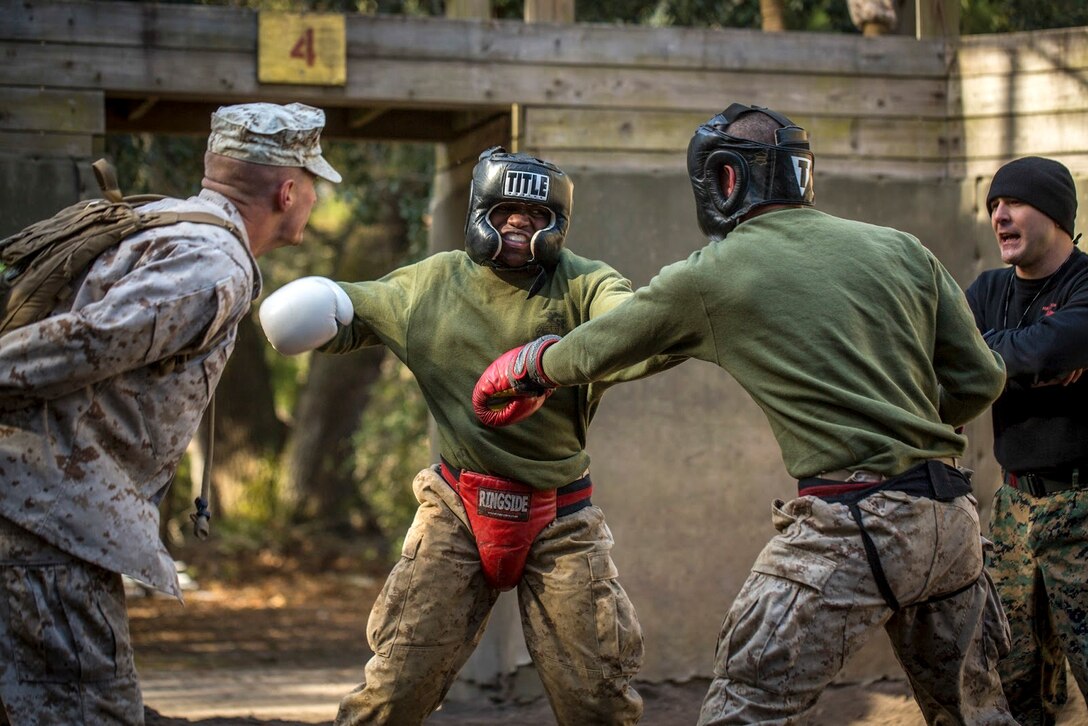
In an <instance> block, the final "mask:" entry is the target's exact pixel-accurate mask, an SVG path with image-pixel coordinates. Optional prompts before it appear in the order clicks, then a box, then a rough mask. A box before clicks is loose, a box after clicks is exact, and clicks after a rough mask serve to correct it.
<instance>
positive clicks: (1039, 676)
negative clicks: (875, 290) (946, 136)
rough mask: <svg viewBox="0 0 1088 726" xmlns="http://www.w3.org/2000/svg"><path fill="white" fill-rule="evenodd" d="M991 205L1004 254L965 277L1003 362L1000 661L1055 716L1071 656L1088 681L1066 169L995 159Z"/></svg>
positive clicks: (1015, 709)
mask: <svg viewBox="0 0 1088 726" xmlns="http://www.w3.org/2000/svg"><path fill="white" fill-rule="evenodd" d="M986 206H987V209H989V212H990V223H991V226H992V227H993V230H994V234H995V235H996V237H997V243H998V245H999V247H1000V249H1001V260H1002V261H1003V262H1005V263H1006V264H1008V265H1011V267H1008V268H1002V269H997V270H989V271H987V272H984V273H982V274H981V275H980V276H979V278H978V279H977V280H975V282H974V283H973V284H972V285H971V287H970V288H969V289H968V290H967V300H968V302H969V303H970V305H971V309H972V310H973V311H974V314H975V321H976V323H977V325H978V328H979V330H980V331H981V332H982V333H983V337H984V338H985V339H986V342H987V343H988V344H989V346H990V348H991V349H993V350H994V351H996V352H997V353H999V354H1000V355H1001V357H1002V358H1003V359H1004V361H1005V367H1006V371H1007V375H1008V383H1007V385H1006V388H1005V391H1004V393H1002V395H1001V397H1000V398H999V399H998V400H997V401H996V402H994V404H993V408H992V415H993V426H994V455H995V457H996V458H997V460H998V462H999V463H1000V464H1001V468H1002V473H1003V478H1004V484H1003V486H1001V487H999V488H998V490H997V492H996V494H995V495H994V501H993V512H992V514H991V519H990V536H991V537H992V538H993V540H994V543H995V550H994V555H993V559H992V562H991V563H990V568H991V575H992V576H993V580H994V582H995V583H996V585H997V588H998V592H999V593H1000V594H1001V600H1002V604H1003V605H1004V607H1005V612H1006V614H1007V615H1008V619H1009V625H1010V627H1011V630H1012V649H1011V651H1010V653H1009V655H1008V656H1006V657H1005V658H1003V659H1002V660H1001V662H1000V664H999V667H998V670H999V671H1000V673H1001V681H1002V685H1003V687H1004V690H1005V696H1006V698H1007V699H1008V701H1009V707H1010V709H1011V710H1012V714H1013V716H1014V717H1015V718H1016V720H1017V721H1019V722H1020V723H1021V724H1025V726H1034V725H1035V724H1053V723H1055V719H1056V714H1057V710H1058V708H1059V707H1060V706H1061V704H1062V703H1064V702H1065V659H1066V658H1068V659H1069V663H1070V665H1071V666H1072V670H1073V675H1074V677H1075V678H1076V680H1077V685H1078V686H1079V687H1080V689H1081V692H1082V693H1086V692H1088V590H1085V588H1084V581H1085V577H1086V575H1088V566H1086V563H1088V559H1086V555H1088V491H1084V489H1085V487H1086V486H1088V378H1084V379H1083V380H1081V373H1082V372H1083V371H1084V369H1085V368H1086V367H1088V255H1085V254H1084V253H1083V252H1082V251H1080V250H1079V249H1078V248H1077V247H1076V244H1077V241H1078V239H1079V235H1078V236H1077V237H1076V238H1075V237H1074V220H1075V219H1076V214H1077V194H1076V187H1075V186H1074V184H1073V177H1072V175H1071V174H1070V173H1069V170H1068V169H1067V168H1066V167H1065V166H1064V165H1062V164H1060V163H1058V162H1057V161H1053V160H1051V159H1043V158H1040V157H1035V156H1029V157H1025V158H1022V159H1017V160H1015V161H1012V162H1009V163H1008V164H1006V165H1005V166H1003V167H1001V168H1000V169H998V171H997V173H996V174H995V175H994V178H993V181H992V182H991V184H990V191H989V193H988V194H987V195H986Z"/></svg>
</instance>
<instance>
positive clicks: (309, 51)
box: [291, 28, 314, 66]
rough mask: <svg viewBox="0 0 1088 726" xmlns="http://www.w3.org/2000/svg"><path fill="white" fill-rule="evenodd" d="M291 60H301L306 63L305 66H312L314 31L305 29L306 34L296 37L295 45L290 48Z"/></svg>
mask: <svg viewBox="0 0 1088 726" xmlns="http://www.w3.org/2000/svg"><path fill="white" fill-rule="evenodd" d="M291 57H292V58H302V59H304V60H305V61H306V65H308V66H312V65H313V64H314V29H313V28H306V32H304V33H303V34H302V35H300V36H299V37H298V40H296V41H295V45H294V47H293V48H291Z"/></svg>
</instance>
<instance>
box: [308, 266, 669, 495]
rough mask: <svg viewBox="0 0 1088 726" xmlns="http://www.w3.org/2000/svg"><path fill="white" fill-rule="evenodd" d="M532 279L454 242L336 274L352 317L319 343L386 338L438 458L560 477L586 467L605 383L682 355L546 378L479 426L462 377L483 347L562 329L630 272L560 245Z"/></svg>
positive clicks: (622, 291) (488, 349)
mask: <svg viewBox="0 0 1088 726" xmlns="http://www.w3.org/2000/svg"><path fill="white" fill-rule="evenodd" d="M534 279H535V275H533V274H531V273H526V272H498V271H496V270H493V269H491V268H488V267H482V266H480V265H477V264H476V263H474V262H473V261H472V260H471V259H470V258H469V256H468V255H467V254H465V252H463V251H456V252H443V253H439V254H436V255H433V256H431V257H428V258H427V259H425V260H423V261H421V262H419V263H416V264H414V265H409V266H407V267H403V268H400V269H398V270H395V271H393V272H391V273H389V274H388V275H386V276H385V277H383V278H382V279H380V280H376V281H370V282H359V283H340V285H341V286H342V287H343V288H344V290H345V291H347V293H348V295H349V296H350V297H351V300H352V302H353V304H354V306H355V320H354V322H353V323H352V324H351V325H349V326H345V327H343V328H341V329H340V332H339V334H338V335H337V337H336V338H334V339H333V340H332V341H331V342H329V343H327V344H326V345H325V346H323V347H322V348H321V351H323V352H329V353H345V352H348V351H351V350H355V349H357V348H359V347H362V346H366V345H377V344H384V345H386V346H388V347H389V349H390V350H391V351H392V352H393V353H394V354H395V355H396V356H397V357H398V358H399V359H400V360H401V361H403V362H404V364H405V365H406V366H407V367H408V368H409V369H410V370H411V371H412V373H413V374H414V375H415V378H416V382H417V383H418V384H419V387H420V390H421V391H422V392H423V396H424V398H425V399H426V401H427V406H428V407H429V408H430V411H431V415H432V416H434V419H435V423H436V424H437V428H438V440H439V446H440V449H439V450H440V451H441V453H442V456H444V457H445V458H446V460H447V461H449V462H450V463H451V464H453V465H454V466H457V467H459V468H462V469H469V470H471V471H477V472H482V473H486V474H493V475H497V476H504V477H507V478H511V479H516V480H518V481H522V482H525V483H527V484H530V485H532V486H534V487H537V488H540V489H555V488H558V487H561V486H563V485H565V484H569V483H571V482H572V481H575V480H576V479H578V478H579V477H581V476H582V475H583V473H585V471H586V470H587V469H588V467H589V455H588V454H587V453H586V452H585V444H586V435H587V432H588V429H589V422H590V420H591V419H592V418H593V414H594V412H595V411H596V409H597V405H598V403H599V402H600V399H601V395H602V394H603V392H604V390H605V388H607V387H608V386H609V385H611V384H613V383H616V382H619V381H624V380H632V379H634V378H638V377H640V376H643V375H646V374H648V373H652V372H656V371H658V370H661V369H662V368H664V367H667V366H669V365H674V364H675V363H677V362H679V361H680V360H682V359H680V358H678V359H675V360H666V359H660V360H654V361H649V362H646V363H639V364H638V365H636V366H634V367H632V368H631V369H629V370H624V371H621V372H618V373H615V374H613V375H608V376H602V380H601V381H600V382H599V383H594V384H593V385H584V386H576V387H571V388H565V389H562V390H558V391H556V392H555V393H554V395H552V397H551V398H549V399H548V401H547V402H546V403H545V404H544V406H543V408H541V410H540V411H538V412H537V413H536V415H534V416H531V417H530V418H529V419H527V420H525V421H522V422H520V423H517V424H514V425H512V426H507V427H504V428H488V427H486V426H484V425H483V424H481V423H480V422H479V421H478V420H477V418H476V415H475V413H473V410H472V389H473V388H474V387H475V385H476V381H477V380H478V378H479V376H480V374H481V373H483V371H484V369H485V368H487V366H488V365H489V364H490V363H491V362H492V361H493V360H494V359H495V358H497V357H498V356H500V355H502V354H503V353H505V352H506V351H507V350H510V349H511V348H514V347H516V346H518V345H522V344H524V343H526V342H527V341H530V340H533V339H535V338H538V337H540V336H541V335H547V334H556V335H565V334H566V333H569V332H570V331H571V330H573V329H574V328H575V327H576V326H578V325H580V324H581V323H584V322H586V321H588V320H590V319H591V318H595V317H597V316H599V315H602V314H604V313H605V312H607V311H609V310H611V309H612V308H614V307H616V306H617V305H619V304H620V303H621V302H623V301H624V300H626V299H627V298H629V297H630V296H631V294H632V292H631V283H630V282H629V281H627V280H626V279H624V278H623V277H621V276H620V275H619V273H617V272H616V271H615V270H614V269H612V268H611V267H609V266H608V265H606V264H604V263H603V262H597V261H595V260H588V259H585V258H583V257H579V256H577V255H575V254H573V253H571V252H570V251H568V250H563V251H562V253H561V255H560V257H559V263H558V265H557V266H556V269H555V272H554V273H553V274H552V275H550V276H549V278H548V281H547V284H546V285H545V286H544V287H543V288H542V289H541V290H540V291H539V292H538V293H537V294H536V295H534V296H533V297H532V298H528V299H526V298H527V294H528V290H529V288H530V286H531V285H532V283H533V280H534Z"/></svg>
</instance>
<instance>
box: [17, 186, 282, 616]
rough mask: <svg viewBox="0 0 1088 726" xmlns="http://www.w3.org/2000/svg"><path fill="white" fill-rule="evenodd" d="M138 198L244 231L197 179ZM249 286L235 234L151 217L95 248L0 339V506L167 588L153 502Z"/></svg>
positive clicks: (211, 380)
mask: <svg viewBox="0 0 1088 726" xmlns="http://www.w3.org/2000/svg"><path fill="white" fill-rule="evenodd" d="M146 208H147V209H148V210H149V211H150V210H153V209H162V210H177V211H180V210H186V211H202V212H206V213H207V212H210V213H212V214H216V215H218V216H220V217H223V218H225V219H227V220H229V221H231V222H233V223H234V224H235V225H237V226H238V227H239V228H240V229H242V230H243V231H244V223H243V220H242V217H241V214H240V213H239V212H238V210H237V209H236V208H235V207H234V205H233V204H232V203H231V202H230V201H229V200H228V199H227V198H226V197H223V196H222V195H220V194H217V193H215V192H212V191H209V190H204V191H203V192H202V193H201V194H200V195H199V196H198V197H191V198H190V199H188V200H179V199H166V200H163V201H161V202H156V203H154V204H151V205H148V206H147V207H146ZM260 285H261V278H260V272H259V270H258V268H257V263H256V261H255V260H254V258H253V256H252V254H251V253H250V251H249V248H248V240H247V242H246V244H245V245H243V244H241V243H240V242H239V240H238V238H237V237H235V236H234V235H233V234H232V233H231V232H229V231H227V230H226V229H223V228H219V227H215V226H212V225H197V224H191V223H183V224H177V225H172V226H169V227H161V228H157V229H153V230H149V231H146V232H142V233H140V234H137V235H133V236H132V237H130V238H128V239H126V240H123V241H122V242H121V243H120V244H119V245H118V246H117V247H115V248H113V249H110V250H107V251H106V252H105V253H103V254H102V255H101V256H100V257H99V258H98V260H96V261H95V263H94V264H92V265H91V267H90V268H89V270H88V272H87V273H86V274H85V275H84V276H83V279H82V280H80V281H79V283H78V285H77V287H76V290H75V291H74V293H73V295H72V296H71V298H70V299H69V300H68V301H67V302H62V303H61V304H60V305H59V306H58V308H57V310H55V311H54V314H53V315H51V316H50V317H48V318H46V319H44V320H42V321H40V322H38V323H35V324H33V325H28V326H25V327H23V328H19V329H17V330H14V331H12V332H10V333H8V334H6V335H4V336H3V338H0V482H2V483H3V486H0V516H2V517H5V518H7V519H9V520H11V521H13V522H15V523H17V524H19V525H20V526H22V527H25V528H26V529H28V530H30V531H32V532H34V533H35V534H37V535H39V536H40V537H43V538H44V539H46V540H47V541H48V542H50V543H51V544H53V545H55V546H56V547H58V548H60V549H62V550H64V551H66V552H68V553H70V554H72V555H74V556H76V557H78V558H80V559H82V560H85V561H87V562H91V563H94V564H96V565H99V566H101V567H104V568H105V569H107V570H110V571H112V572H120V573H124V574H128V575H131V576H132V577H134V578H136V579H138V580H141V581H143V582H146V583H148V584H149V585H152V586H153V587H155V588H158V589H160V590H163V591H166V592H169V593H171V594H173V595H175V596H180V589H179V588H178V582H177V572H176V570H175V567H174V563H173V559H172V558H171V557H170V555H169V554H168V553H167V552H166V549H165V547H164V546H163V544H162V541H161V540H160V539H159V535H158V529H159V513H158V508H157V506H158V503H159V501H160V500H161V499H162V497H163V495H164V494H165V493H166V491H167V489H168V488H169V485H170V481H171V479H172V478H173V476H174V472H175V470H176V468H177V464H178V461H179V460H180V458H181V456H182V454H183V453H184V451H185V448H186V446H187V445H188V444H189V441H190V439H191V438H192V436H193V434H194V433H195V431H196V428H197V425H198V424H199V423H200V418H201V415H202V414H203V412H204V409H205V407H206V406H207V404H208V401H209V399H210V398H211V395H212V392H213V391H214V389H215V386H216V383H217V382H218V381H219V376H220V374H221V373H222V371H223V366H224V364H225V363H226V361H227V357H228V356H229V355H230V352H231V350H232V349H233V347H234V341H235V336H236V332H237V325H238V322H239V321H240V320H241V318H242V316H243V315H245V314H246V313H247V312H248V311H249V309H250V305H251V303H252V301H253V299H254V298H255V297H256V296H257V294H258V293H259V292H260Z"/></svg>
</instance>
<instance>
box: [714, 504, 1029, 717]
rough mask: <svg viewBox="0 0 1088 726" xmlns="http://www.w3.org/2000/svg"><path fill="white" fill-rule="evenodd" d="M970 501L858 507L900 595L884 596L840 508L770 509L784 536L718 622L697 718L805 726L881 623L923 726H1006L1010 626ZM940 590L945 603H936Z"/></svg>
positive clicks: (846, 514)
mask: <svg viewBox="0 0 1088 726" xmlns="http://www.w3.org/2000/svg"><path fill="white" fill-rule="evenodd" d="M975 505H976V502H975V500H974V497H971V496H964V497H959V498H957V499H954V500H953V501H951V502H946V503H942V502H937V501H935V500H932V499H925V498H918V497H912V496H910V495H908V494H904V493H902V492H895V491H887V492H880V493H876V494H873V495H872V496H869V497H867V498H865V499H863V500H861V502H860V503H859V507H860V509H861V514H862V521H863V523H864V525H865V528H866V531H868V532H869V534H870V536H871V537H872V540H873V543H874V545H875V548H876V551H877V553H878V554H879V557H880V561H881V564H882V566H883V569H884V572H885V574H886V576H887V580H888V582H889V584H890V585H891V589H892V591H893V593H894V595H895V597H896V599H897V600H898V601H899V602H900V603H901V604H902V607H901V608H900V609H899V610H895V611H893V610H892V609H891V607H889V605H888V604H887V603H886V602H885V600H884V598H883V597H882V596H881V594H880V591H879V589H878V587H877V585H876V582H875V579H874V576H873V573H872V569H871V568H870V565H869V562H868V560H867V559H866V555H865V549H864V545H863V542H862V538H861V536H860V532H859V530H858V526H857V524H856V522H855V521H854V519H853V518H852V517H851V515H850V511H849V509H848V508H847V507H846V506H845V505H843V504H832V503H829V502H825V501H823V500H821V499H817V498H815V497H800V498H797V499H793V500H791V501H790V502H785V503H784V502H782V501H781V500H778V501H776V502H775V503H774V506H773V514H772V519H773V522H774V526H775V528H776V529H777V530H778V532H779V534H778V535H776V536H775V537H774V538H773V539H771V541H770V542H769V543H768V544H767V546H766V547H765V548H764V549H763V551H762V552H761V553H760V555H759V557H758V558H757V560H756V563H755V564H754V565H753V566H752V572H751V573H750V574H749V576H748V579H747V581H746V582H745V583H744V586H743V587H742V589H741V591H740V594H739V595H737V598H736V600H735V601H734V602H733V605H732V607H731V609H730V611H729V614H728V615H727V616H726V619H725V622H724V624H723V626H722V631H721V635H720V637H719V639H718V650H717V656H716V662H715V667H714V680H713V681H712V683H711V686H710V690H709V692H708V693H707V696H706V698H705V700H704V702H703V707H702V712H701V713H700V715H699V723H700V724H751V723H774V724H801V723H805V721H806V713H807V712H808V711H809V709H811V708H812V706H813V705H815V703H816V700H817V698H818V697H819V695H820V693H821V691H822V690H823V689H824V688H825V687H826V686H827V685H828V684H829V683H830V682H831V681H832V679H833V678H834V677H835V675H836V674H837V673H838V672H839V670H840V669H841V668H842V667H843V665H844V664H845V663H846V661H847V660H848V659H849V658H850V656H851V655H853V654H854V653H856V652H857V651H858V650H859V649H860V648H861V647H862V645H863V644H864V643H865V642H866V641H867V639H868V638H869V636H870V635H872V634H873V633H874V632H876V630H877V629H878V628H879V627H883V628H884V630H885V632H886V633H887V634H888V636H889V638H890V639H891V642H892V646H893V647H894V649H895V653H896V656H897V658H898V659H899V662H900V664H901V665H902V666H903V669H904V670H905V671H906V673H907V676H908V678H909V679H910V683H911V687H912V689H913V691H914V697H915V700H917V702H918V705H919V706H920V707H921V709H922V713H923V715H924V716H925V718H926V721H927V722H928V723H930V724H986V725H988V726H990V725H994V724H1013V723H1015V722H1014V721H1013V719H1012V717H1011V716H1010V715H1009V713H1008V710H1007V707H1006V704H1005V699H1004V697H1003V696H1002V693H1001V684H1000V682H999V679H998V675H997V661H998V658H999V657H1000V655H1001V654H1003V653H1005V652H1006V651H1007V649H1008V630H1007V625H1006V624H1005V620H1004V616H1003V615H1002V613H1001V607H1000V603H999V602H998V600H997V595H996V592H995V591H994V588H993V584H992V583H991V581H990V579H989V578H988V577H987V576H986V574H985V572H984V571H983V567H982V541H981V536H980V534H979V521H978V513H977V511H976V509H975ZM942 596H944V597H942Z"/></svg>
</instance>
